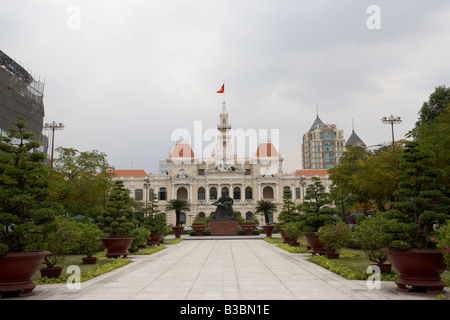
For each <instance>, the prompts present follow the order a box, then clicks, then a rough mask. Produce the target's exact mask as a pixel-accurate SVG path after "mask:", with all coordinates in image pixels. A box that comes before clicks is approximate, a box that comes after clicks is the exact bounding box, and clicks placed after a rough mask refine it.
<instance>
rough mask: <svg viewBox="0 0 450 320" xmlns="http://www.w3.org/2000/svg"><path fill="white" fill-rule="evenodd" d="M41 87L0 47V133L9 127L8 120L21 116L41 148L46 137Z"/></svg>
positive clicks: (44, 143) (46, 140)
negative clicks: (43, 131)
mask: <svg viewBox="0 0 450 320" xmlns="http://www.w3.org/2000/svg"><path fill="white" fill-rule="evenodd" d="M44 87H45V84H44V83H43V82H41V81H40V80H36V79H35V78H33V77H32V76H31V74H30V73H29V72H28V71H27V70H25V68H23V67H22V66H21V65H19V64H18V63H17V62H16V61H14V60H13V59H12V58H10V57H9V56H8V55H6V54H5V53H4V52H3V51H1V50H0V133H1V134H4V133H3V131H7V130H10V129H12V125H11V122H13V121H16V120H17V116H19V115H20V116H23V117H24V120H25V121H26V122H27V125H28V127H27V129H28V130H30V131H32V132H34V133H35V134H36V140H37V141H39V142H40V143H41V145H42V146H43V149H44V150H46V149H47V147H48V138H47V137H45V136H44V135H43V133H42V130H43V126H44V115H45V109H44Z"/></svg>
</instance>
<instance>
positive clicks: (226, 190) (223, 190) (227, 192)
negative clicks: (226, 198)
mask: <svg viewBox="0 0 450 320" xmlns="http://www.w3.org/2000/svg"><path fill="white" fill-rule="evenodd" d="M223 192H225V194H227V195H230V191H229V190H228V187H223V188H222V192H220V196H222V193H223Z"/></svg>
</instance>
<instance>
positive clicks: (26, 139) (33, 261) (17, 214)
mask: <svg viewBox="0 0 450 320" xmlns="http://www.w3.org/2000/svg"><path fill="white" fill-rule="evenodd" d="M22 120H23V117H18V121H17V122H14V123H12V124H13V125H14V127H15V129H13V130H10V131H9V133H8V135H7V136H3V135H2V136H0V177H1V178H0V296H1V295H2V293H17V294H19V295H21V296H26V295H30V294H31V293H32V291H33V289H34V288H35V287H36V285H35V284H34V283H33V282H32V280H31V277H32V276H33V275H34V274H35V273H36V272H37V271H38V270H39V267H40V266H41V264H42V262H43V260H44V258H45V256H46V255H48V254H50V252H49V251H47V250H43V249H42V248H39V251H29V245H30V244H31V243H32V239H30V238H32V237H31V236H32V235H36V233H37V232H46V231H48V230H49V229H51V226H54V225H53V224H52V223H53V222H54V219H55V215H58V214H61V213H63V208H62V206H60V205H59V204H57V203H54V202H51V201H50V200H49V199H50V197H49V182H50V179H49V177H50V175H49V168H48V167H46V166H45V165H44V164H43V161H44V160H45V158H46V156H45V154H44V153H42V152H32V151H33V149H37V148H38V147H39V143H38V142H35V141H33V138H34V133H32V132H29V131H27V130H26V123H25V122H23V121H22ZM36 226H39V227H40V228H39V229H37V228H36Z"/></svg>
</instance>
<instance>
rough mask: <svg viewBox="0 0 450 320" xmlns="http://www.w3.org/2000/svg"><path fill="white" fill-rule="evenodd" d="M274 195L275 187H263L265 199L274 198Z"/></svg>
mask: <svg viewBox="0 0 450 320" xmlns="http://www.w3.org/2000/svg"><path fill="white" fill-rule="evenodd" d="M274 198H275V197H274V196H273V188H272V187H270V186H266V187H264V189H263V199H274Z"/></svg>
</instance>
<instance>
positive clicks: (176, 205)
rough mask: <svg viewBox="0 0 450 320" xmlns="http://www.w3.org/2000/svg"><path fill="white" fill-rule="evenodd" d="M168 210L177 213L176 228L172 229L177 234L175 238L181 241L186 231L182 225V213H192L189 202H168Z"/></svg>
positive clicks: (174, 200) (175, 200) (173, 200)
mask: <svg viewBox="0 0 450 320" xmlns="http://www.w3.org/2000/svg"><path fill="white" fill-rule="evenodd" d="M166 210H167V211H175V216H176V222H175V226H173V227H172V230H173V232H174V234H175V238H176V239H179V238H180V237H181V233H182V232H183V229H184V227H183V226H182V225H181V212H183V211H191V205H190V203H189V202H188V201H187V200H178V199H172V200H169V201H168V203H167V205H166Z"/></svg>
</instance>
